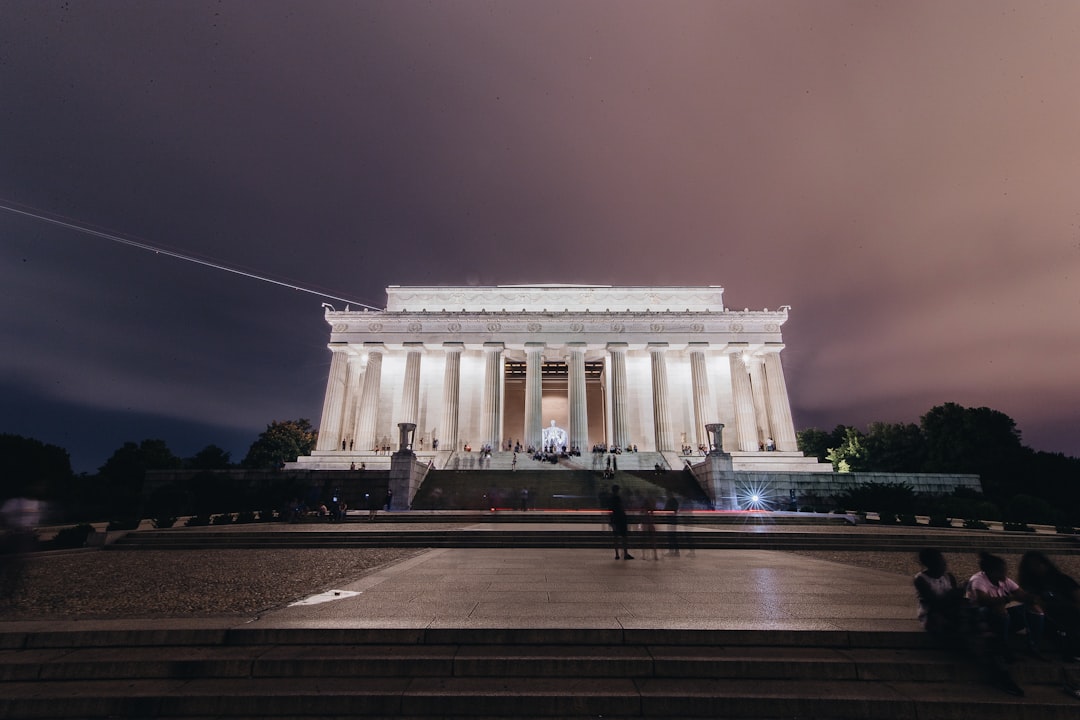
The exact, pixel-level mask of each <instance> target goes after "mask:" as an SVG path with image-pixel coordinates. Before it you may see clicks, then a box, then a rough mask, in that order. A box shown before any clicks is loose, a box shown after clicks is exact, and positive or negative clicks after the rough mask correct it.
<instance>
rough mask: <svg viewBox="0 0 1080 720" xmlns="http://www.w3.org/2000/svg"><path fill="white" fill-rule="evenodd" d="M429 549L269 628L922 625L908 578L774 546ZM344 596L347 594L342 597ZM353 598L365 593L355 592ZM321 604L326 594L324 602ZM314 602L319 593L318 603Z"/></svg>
mask: <svg viewBox="0 0 1080 720" xmlns="http://www.w3.org/2000/svg"><path fill="white" fill-rule="evenodd" d="M632 553H633V554H634V557H635V559H632V560H616V559H614V551H613V550H609V551H604V550H600V549H572V548H555V549H514V548H492V549H488V548H484V549H476V548H444V549H435V550H428V551H425V552H423V553H422V554H420V555H418V556H416V557H414V558H411V559H409V560H406V561H403V562H400V563H397V564H395V565H392V566H389V567H385V568H383V569H381V570H379V571H377V572H375V573H373V574H371V575H368V576H366V577H364V578H362V579H360V580H357V581H355V582H352V583H348V584H345V585H342V586H341V587H336V588H334V589H333V590H332V591H330V592H329V593H326V594H325V595H324V596H323V597H327V598H330V599H329V600H328V601H327V602H317V603H315V604H303V605H294V606H290V607H285V608H281V609H277V610H273V611H270V612H266V613H263V614H262V615H261V616H260V617H258V618H257V619H256V620H254V621H253V623H252V624H254V625H256V626H265V627H290V628H295V627H328V626H330V627H340V628H376V627H379V628H414V629H418V628H429V629H435V628H522V629H527V628H564V629H573V628H579V629H646V628H648V629H672V630H677V629H678V630H696V629H712V630H740V629H741V630H800V631H806V630H827V631H837V630H861V631H872V630H881V631H912V630H915V631H917V630H918V629H919V625H918V623H917V622H916V620H915V600H914V595H913V591H912V589H911V582H910V580H908V579H907V578H904V577H900V576H898V575H896V574H893V573H888V572H882V571H877V570H870V569H864V568H857V567H851V566H847V565H841V564H838V563H832V562H828V561H823V560H817V559H812V558H807V557H803V556H799V555H793V554H790V553H782V552H773V551H765V550H698V551H696V552H695V551H688V550H683V551H682V552H681V553H680V554H679V555H677V556H675V555H668V554H666V553H665V552H664V551H663V550H661V551H660V553H659V558H660V559H659V560H653V559H652V553H651V551H649V552H645V551H641V550H632ZM335 591H336V592H339V593H340V595H335V594H334V593H335ZM351 593H356V594H355V595H352V594H351ZM317 599H318V598H317ZM317 599H316V600H317Z"/></svg>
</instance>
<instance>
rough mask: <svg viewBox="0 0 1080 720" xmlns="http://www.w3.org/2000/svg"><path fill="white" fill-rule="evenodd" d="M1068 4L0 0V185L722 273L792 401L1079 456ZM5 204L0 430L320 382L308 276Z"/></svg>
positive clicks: (342, 236) (309, 394)
mask: <svg viewBox="0 0 1080 720" xmlns="http://www.w3.org/2000/svg"><path fill="white" fill-rule="evenodd" d="M1077 31H1080V9H1078V8H1077V7H1075V6H1074V5H1073V4H1071V3H1044V4H1039V5H1034V6H1028V5H1015V4H1007V3H1001V2H959V1H956V2H949V3H939V2H911V3H902V4H896V3H884V4H874V3H865V2H821V3H800V2H775V3H761V2H725V3H697V2H675V3H662V4H661V3H652V2H619V3H617V4H616V3H613V2H588V1H586V2H580V1H575V2H546V3H511V2H506V3H482V2H457V3H435V4H427V3H419V2H409V1H405V2H399V1H394V2H363V3H336V2H333V3H331V2H328V3H305V4H304V5H303V6H301V5H298V4H295V3H285V2H261V3H258V4H257V5H252V4H250V3H237V2H220V3H219V2H213V3H202V2H183V3H171V4H164V5H162V4H150V5H148V4H145V3H121V2H111V3H106V4H101V3H81V2H71V3H59V4H43V3H39V2H6V3H4V4H3V5H2V6H0V87H2V88H3V93H4V97H5V99H6V100H7V102H5V103H3V105H2V107H0V199H2V201H3V202H9V203H19V204H21V205H22V206H28V207H33V208H39V209H41V210H43V211H45V212H47V213H48V214H50V215H52V216H63V217H69V218H73V219H76V220H78V221H79V222H81V223H86V224H89V225H92V226H94V227H98V228H102V229H105V230H108V231H110V232H115V233H118V234H121V235H124V236H126V237H130V238H134V239H140V240H143V241H146V242H149V243H152V244H155V245H161V246H168V247H171V248H177V249H179V250H181V251H183V252H184V253H187V254H191V255H196V256H199V257H204V258H212V259H215V260H218V261H220V262H222V263H224V264H228V265H230V266H237V267H246V268H251V269H254V270H256V271H257V272H258V274H264V275H270V276H273V277H275V278H278V279H292V280H294V281H296V282H297V284H301V285H305V286H308V287H312V286H316V287H318V288H321V289H324V290H326V291H327V292H330V293H332V294H335V295H340V296H347V297H351V298H355V299H356V300H359V301H362V302H366V303H369V304H373V305H381V304H382V303H383V301H384V297H383V292H382V289H383V288H384V287H385V286H386V285H388V284H411V283H432V284H457V283H470V282H471V283H481V284H496V283H519V282H600V283H609V284H652V283H664V284H722V285H724V286H725V287H726V288H727V293H726V298H727V300H728V302H729V304H730V305H731V306H733V307H738V308H742V307H751V308H760V307H776V306H779V305H781V304H790V305H792V306H793V310H792V314H791V320H790V321H789V323H788V325H787V327H786V328H785V339H786V341H787V344H788V349H787V350H786V351H785V363H786V367H787V371H788V385H789V388H790V389H791V393H792V399H793V403H794V411H795V415H796V423H797V424H798V425H800V426H804V425H809V424H811V423H813V424H818V425H826V426H831V425H832V424H835V423H838V422H844V423H848V422H866V421H870V420H875V419H882V420H915V419H917V417H918V415H919V414H920V413H922V412H925V411H926V410H927V409H929V408H930V407H931V406H932V405H934V404H938V403H940V402H945V401H949V400H955V401H957V402H964V403H965V404H969V405H989V406H991V407H995V408H997V409H1000V410H1002V411H1004V412H1006V413H1008V414H1010V415H1012V416H1013V417H1014V418H1015V419H1016V420H1017V421H1018V422H1019V424H1020V427H1021V428H1022V429H1023V431H1024V437H1025V440H1026V441H1027V442H1029V443H1030V444H1032V445H1034V446H1036V447H1039V448H1043V449H1050V450H1062V451H1066V452H1070V453H1072V454H1080V444H1078V443H1080V439H1078V438H1080V415H1078V413H1077V411H1076V410H1075V409H1074V408H1076V407H1077V405H1078V404H1080V389H1077V385H1076V383H1075V381H1074V377H1075V371H1074V370H1073V367H1074V366H1075V364H1076V362H1075V361H1076V358H1077V356H1078V355H1080V352H1078V351H1080V333H1078V332H1077V331H1078V330H1080V327H1078V324H1080V291H1078V290H1077V288H1078V287H1080V283H1078V282H1077V277H1078V276H1080V204H1078V203H1077V202H1076V198H1075V197H1074V192H1075V191H1074V190H1073V189H1074V188H1076V187H1080V157H1078V155H1080V144H1078V141H1077V139H1076V133H1075V128H1076V127H1077V126H1078V120H1080V95H1078V94H1077V93H1075V92H1074V91H1073V86H1074V85H1075V77H1074V76H1075V68H1076V67H1077V66H1078V64H1080V50H1078V49H1077V45H1076V43H1075V37H1076V36H1077V34H1078V32H1077ZM0 234H2V237H3V243H2V249H0V281H2V282H3V287H4V288H5V291H6V292H5V296H6V301H5V304H4V306H3V310H0V332H2V337H3V339H4V343H3V349H2V350H0V370H2V371H3V373H4V376H5V377H7V378H10V379H12V382H14V383H16V384H17V387H18V388H19V390H20V392H21V393H23V396H24V397H25V398H29V397H31V396H33V397H39V398H40V399H41V401H40V402H39V403H37V404H35V403H33V402H29V401H27V402H25V403H23V404H21V405H19V408H20V409H19V411H18V412H15V411H12V410H10V409H9V408H11V407H14V405H13V404H12V403H7V402H5V403H4V410H3V414H2V416H0V420H2V425H0V429H2V430H5V431H10V432H23V433H27V434H37V435H38V436H39V437H42V438H43V439H46V440H50V441H56V440H57V438H59V433H60V432H61V431H60V430H59V428H60V427H62V426H63V425H64V424H65V421H64V416H65V415H69V414H71V413H73V412H75V410H74V409H73V408H80V410H79V412H80V413H82V412H85V413H93V412H101V413H109V415H108V417H109V418H110V422H117V423H119V422H120V421H119V420H118V419H117V418H118V417H119V416H118V415H116V413H131V414H132V415H131V416H132V417H138V418H140V420H139V423H138V424H136V425H135V426H138V427H142V426H145V428H146V433H145V434H146V435H163V434H164V433H162V432H155V428H158V427H164V426H163V425H162V424H161V423H163V422H165V421H169V422H177V423H189V424H193V425H197V424H200V423H202V424H204V425H206V426H213V427H218V428H229V429H230V430H229V432H234V431H237V432H239V431H246V432H247V433H249V434H250V436H251V437H254V435H255V434H257V433H258V431H259V430H261V429H262V427H263V426H264V425H265V424H266V422H268V421H269V420H271V419H274V418H284V417H293V416H300V415H307V416H312V417H314V416H315V414H316V413H317V412H318V408H319V407H320V406H321V396H322V392H323V385H324V383H325V369H326V367H327V365H328V358H327V352H326V349H325V343H326V338H327V329H326V326H325V324H324V323H323V321H322V316H321V312H320V308H319V302H320V301H319V299H318V298H315V297H313V296H311V295H307V294H304V293H298V292H295V291H290V290H286V289H283V288H280V287H277V286H272V285H269V284H265V283H259V282H257V281H254V280H249V279H245V278H241V277H239V276H235V275H228V274H225V273H221V272H219V271H214V270H209V269H206V268H203V267H199V266H196V265H191V264H185V263H181V262H179V261H177V260H173V259H169V258H166V257H164V256H155V255H152V254H148V253H145V252H143V251H139V250H134V249H131V248H126V247H123V246H120V245H117V244H115V243H110V242H108V241H106V240H102V239H99V238H93V237H89V236H84V235H78V234H75V233H72V232H70V231H65V230H61V229H59V228H55V227H52V226H48V225H44V224H42V223H40V222H37V221H32V220H29V219H26V218H22V217H19V216H15V215H11V214H10V213H3V212H0ZM339 304H340V303H339ZM103 417H104V416H103ZM54 427H55V428H57V429H56V430H53V431H52V432H53V433H54V434H52V435H50V434H49V433H50V430H49V428H54ZM127 427H132V425H127ZM95 437H96V435H95ZM185 437H188V435H185ZM129 439H138V438H129ZM166 439H170V440H171V441H173V442H174V443H175V444H180V443H181V442H184V440H181V439H180V438H176V439H175V440H173V439H172V438H166ZM210 441H212V440H210ZM102 442H103V443H104V442H106V441H105V440H103V441H102ZM108 442H111V440H109V441H108ZM111 449H112V447H111V446H109V445H108V444H106V445H104V446H103V447H101V449H100V454H101V455H102V457H101V458H98V459H95V460H93V461H90V462H89V464H85V463H84V464H83V469H92V468H93V467H96V465H97V464H100V461H101V460H103V459H104V456H105V455H107V454H108V452H110V451H111ZM196 449H197V448H196Z"/></svg>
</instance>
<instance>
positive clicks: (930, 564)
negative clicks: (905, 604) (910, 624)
mask: <svg viewBox="0 0 1080 720" xmlns="http://www.w3.org/2000/svg"><path fill="white" fill-rule="evenodd" d="M919 562H920V563H921V564H922V566H923V569H922V571H920V572H919V574H917V575H916V576H915V579H914V585H915V597H916V599H917V600H918V603H919V612H918V617H919V622H920V623H922V626H923V628H924V629H925V630H926V631H927V632H929V633H931V634H932V635H935V636H936V637H938V638H941V639H944V640H946V641H949V642H953V641H958V640H959V639H960V638H961V636H962V635H963V633H964V629H965V622H964V620H965V618H964V613H965V610H966V609H967V602H966V599H965V597H964V594H965V593H964V591H965V588H963V587H961V586H960V584H959V583H957V582H956V577H955V576H954V575H953V574H952V573H951V572H949V570H948V566H947V565H946V563H945V557H944V556H943V555H942V554H941V551H939V550H937V549H936V548H923V549H922V550H920V551H919Z"/></svg>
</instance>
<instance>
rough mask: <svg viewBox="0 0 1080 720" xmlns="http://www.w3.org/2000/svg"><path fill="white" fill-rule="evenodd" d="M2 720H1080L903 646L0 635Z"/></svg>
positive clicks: (728, 635) (199, 632) (795, 640)
mask: <svg viewBox="0 0 1080 720" xmlns="http://www.w3.org/2000/svg"><path fill="white" fill-rule="evenodd" d="M0 647H4V648H7V649H5V650H2V651H0V716H2V717H26V718H76V717H77V718H108V717H184V718H212V717H213V718H253V717H318V718H321V720H327V719H330V718H334V717H349V716H358V715H362V716H376V717H378V716H394V717H412V718H417V719H419V718H435V717H448V716H459V717H477V718H482V717H526V718H528V717H537V718H538V717H560V718H578V717H580V718H584V717H600V716H603V717H605V718H611V717H616V718H619V717H623V718H641V717H654V718H675V717H683V718H686V717H719V716H722V717H732V718H787V717H800V718H823V719H828V718H869V717H873V718H883V719H884V720H891V719H894V718H895V719H897V720H899V719H901V718H918V719H919V720H934V719H936V718H941V719H942V720H945V719H955V718H979V719H980V720H987V719H989V720H996V719H997V718H1001V719H1002V720H1004V719H1005V718H1032V719H1034V718H1038V719H1039V720H1043V719H1045V720H1057V719H1058V718H1062V719H1064V718H1069V719H1070V720H1075V718H1076V717H1078V716H1080V715H1078V713H1080V701H1077V700H1076V699H1074V698H1072V697H1070V696H1068V695H1066V694H1065V693H1064V692H1062V691H1061V686H1062V683H1064V682H1073V683H1075V682H1077V681H1080V670H1077V669H1071V670H1067V671H1066V670H1063V668H1062V666H1061V665H1059V664H1057V663H1052V662H1046V661H1026V662H1018V663H1017V664H1016V665H1015V666H1014V676H1015V677H1016V680H1017V681H1018V682H1019V683H1020V684H1021V685H1022V686H1023V687H1024V689H1025V690H1026V692H1027V696H1026V697H1024V698H1013V697H1011V696H1008V695H1005V694H1004V693H1001V692H1000V691H998V690H995V689H993V688H991V687H989V686H988V685H986V684H985V683H983V682H981V679H980V673H979V672H978V670H977V669H976V668H975V667H974V666H973V665H972V664H971V663H970V662H968V661H966V660H964V659H962V658H957V657H954V656H952V655H950V654H948V653H945V652H943V651H940V650H938V649H936V648H934V647H933V646H932V644H931V643H930V640H929V638H928V637H927V636H926V635H925V634H923V633H918V632H905V631H897V632H885V631H882V632H870V631H867V632H844V631H773V632H761V631H749V630H730V631H689V630H683V631H664V630H625V631H621V630H574V629H562V630H560V629H553V630H542V629H487V630H466V629H445V630H435V629H385V630H358V629H347V628H344V629H300V628H256V627H216V628H214V627H210V628H202V629H199V628H196V627H187V628H185V627H176V628H168V627H162V628H157V629H154V628H145V629H124V628H120V627H115V628H112V629H109V628H102V629H93V628H88V629H86V630H66V629H50V628H49V627H48V626H47V625H45V624H39V625H31V626H27V627H26V628H25V629H24V630H23V631H21V632H19V631H18V630H17V629H16V628H15V627H9V628H7V629H6V631H5V630H4V629H0Z"/></svg>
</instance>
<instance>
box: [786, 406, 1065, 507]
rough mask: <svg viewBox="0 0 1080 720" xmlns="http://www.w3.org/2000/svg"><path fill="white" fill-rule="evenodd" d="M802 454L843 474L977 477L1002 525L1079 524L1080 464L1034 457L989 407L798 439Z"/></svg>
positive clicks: (945, 409) (936, 411)
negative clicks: (1013, 520) (1014, 521)
mask: <svg viewBox="0 0 1080 720" xmlns="http://www.w3.org/2000/svg"><path fill="white" fill-rule="evenodd" d="M798 440H799V449H800V450H802V451H803V452H804V453H806V454H807V455H813V456H816V457H817V458H818V459H819V460H820V461H821V462H831V463H832V465H833V468H834V469H835V470H837V471H838V472H890V473H973V474H976V475H978V476H979V477H980V479H981V480H982V487H983V495H984V496H985V500H986V501H989V503H991V504H992V505H993V506H996V508H997V510H998V514H999V517H993V518H988V519H994V520H996V519H1000V518H1001V517H1005V518H1006V519H1008V517H1009V516H1014V517H1022V519H1024V520H1026V521H1029V522H1039V523H1049V524H1070V523H1071V524H1074V525H1076V524H1080V517H1078V513H1080V459H1078V458H1075V457H1070V456H1067V455H1064V454H1063V453H1051V452H1044V451H1038V450H1033V449H1031V448H1029V447H1027V446H1025V445H1024V444H1023V443H1022V442H1021V436H1020V430H1019V429H1018V428H1017V427H1016V422H1015V421H1014V420H1013V419H1012V418H1010V417H1009V416H1008V415H1006V414H1005V413H1002V412H1000V411H997V410H992V409H991V408H987V407H979V408H968V407H963V406H961V405H958V404H956V403H945V404H943V405H937V406H935V407H933V408H931V409H930V410H929V411H928V412H927V413H926V414H925V415H923V416H922V417H921V418H920V419H919V423H918V424H914V423H887V422H874V423H870V425H869V426H868V427H867V428H866V430H865V431H863V430H860V429H859V428H856V427H853V426H850V425H837V426H836V427H835V428H833V430H832V431H831V432H826V431H824V430H819V429H817V428H810V429H807V430H803V431H801V432H799V433H798Z"/></svg>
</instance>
